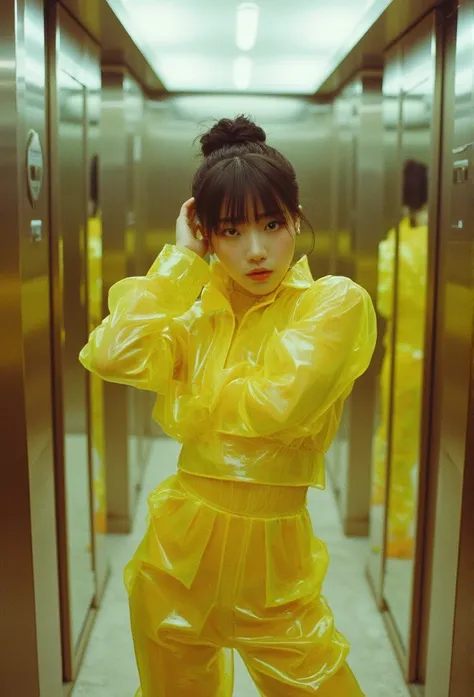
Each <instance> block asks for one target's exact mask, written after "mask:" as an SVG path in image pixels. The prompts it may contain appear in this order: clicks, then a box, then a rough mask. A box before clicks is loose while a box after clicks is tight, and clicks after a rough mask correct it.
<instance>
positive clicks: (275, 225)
mask: <svg viewBox="0 0 474 697" xmlns="http://www.w3.org/2000/svg"><path fill="white" fill-rule="evenodd" d="M281 227H285V223H284V221H283V220H271V221H270V222H269V223H268V225H267V226H266V229H267V230H271V231H272V232H274V231H275V230H278V229H279V228H281Z"/></svg>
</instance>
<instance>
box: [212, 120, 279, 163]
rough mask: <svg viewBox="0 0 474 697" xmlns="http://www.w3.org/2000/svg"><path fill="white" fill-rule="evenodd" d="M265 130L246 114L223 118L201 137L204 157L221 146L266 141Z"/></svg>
mask: <svg viewBox="0 0 474 697" xmlns="http://www.w3.org/2000/svg"><path fill="white" fill-rule="evenodd" d="M266 138H267V137H266V135H265V131H264V130H263V128H260V126H257V125H256V124H255V123H253V121H250V120H249V119H248V118H246V117H245V116H237V118H236V119H233V120H232V119H221V120H220V121H219V122H218V123H216V125H215V126H213V127H212V128H211V130H210V131H209V132H208V133H205V134H204V135H203V136H202V137H201V150H202V154H203V155H204V157H208V156H209V155H210V154H211V153H213V152H215V151H216V150H220V149H221V148H226V147H230V146H232V145H237V144H239V143H240V144H242V143H264V142H265V140H266Z"/></svg>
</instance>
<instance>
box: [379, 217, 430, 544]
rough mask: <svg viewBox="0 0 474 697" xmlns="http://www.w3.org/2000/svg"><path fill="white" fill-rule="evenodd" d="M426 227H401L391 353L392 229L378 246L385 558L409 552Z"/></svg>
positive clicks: (417, 444) (407, 223)
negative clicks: (382, 348) (392, 376)
mask: <svg viewBox="0 0 474 697" xmlns="http://www.w3.org/2000/svg"><path fill="white" fill-rule="evenodd" d="M427 235H428V229H427V226H426V225H420V226H417V227H412V226H411V225H410V221H409V220H407V219H405V220H403V221H402V222H401V224H400V227H399V260H398V265H399V266H398V285H397V288H396V292H397V323H396V337H395V355H394V356H393V355H392V341H391V336H392V332H393V331H394V327H393V322H392V304H393V292H394V288H395V287H394V269H395V266H394V265H395V251H396V247H395V245H396V238H395V233H394V231H393V230H392V231H390V233H389V234H388V235H387V238H386V239H385V240H384V241H383V242H382V243H381V245H380V248H379V288H378V309H379V311H380V313H381V314H382V315H384V316H385V317H386V318H387V320H388V323H387V330H386V337H385V346H386V353H385V358H384V364H383V367H382V373H381V380H380V389H381V402H382V404H383V405H384V406H385V408H384V409H383V413H382V420H381V424H380V427H379V429H378V432H377V435H376V443H375V486H376V491H375V503H381V502H382V501H383V500H384V499H385V488H386V478H387V475H386V458H387V429H388V419H389V414H388V412H387V408H386V405H387V404H388V403H389V391H390V369H391V364H392V360H393V359H394V361H395V366H394V368H395V383H394V395H393V411H392V418H393V431H392V454H391V458H392V460H391V479H390V493H389V515H388V533H387V535H388V537H387V539H388V554H389V556H401V557H403V556H406V557H410V556H411V555H412V553H413V526H414V516H415V493H414V483H413V472H414V468H415V466H416V465H417V463H418V457H419V447H420V417H421V396H422V378H423V348H424V345H423V344H424V331H425V307H426V272H427V259H426V252H427V245H428V239H427Z"/></svg>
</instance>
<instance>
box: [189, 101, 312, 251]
mask: <svg viewBox="0 0 474 697" xmlns="http://www.w3.org/2000/svg"><path fill="white" fill-rule="evenodd" d="M200 141H201V150H202V154H203V155H204V161H203V163H202V164H201V166H200V167H199V169H198V171H197V172H196V174H195V176H194V181H193V187H192V193H193V197H194V198H195V201H196V213H197V217H198V220H199V221H200V223H201V225H202V227H203V229H204V231H205V232H207V233H212V232H215V231H216V230H217V228H218V225H219V220H220V218H221V213H222V206H223V205H224V206H225V208H224V217H225V218H229V219H230V220H233V221H235V223H238V222H248V220H249V210H248V207H249V202H250V203H251V205H252V208H253V211H254V212H256V211H257V207H258V205H259V204H261V206H262V207H263V210H264V211H265V212H269V213H272V214H273V213H279V214H280V215H282V216H284V217H285V219H286V220H287V222H290V220H291V221H293V222H297V221H298V220H300V219H302V220H305V222H307V221H306V218H305V217H304V215H303V214H302V213H301V209H300V208H299V188H298V182H297V180H296V174H295V170H294V168H293V166H292V165H291V163H290V162H289V161H288V160H287V159H286V157H285V156H284V155H282V154H281V152H279V151H278V150H276V149H275V148H272V147H270V146H269V145H267V144H266V134H265V131H264V130H263V129H262V128H260V126H257V125H256V124H255V123H253V121H251V120H250V119H249V118H247V117H245V116H243V115H242V116H237V118H235V119H234V120H232V119H221V120H220V121H218V122H217V123H216V124H215V125H214V126H213V127H212V128H211V129H210V131H208V132H207V133H205V134H204V135H202V136H201V139H200ZM310 227H311V226H310ZM313 236H314V235H313ZM313 246H314V243H313Z"/></svg>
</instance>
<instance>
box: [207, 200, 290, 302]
mask: <svg viewBox="0 0 474 697" xmlns="http://www.w3.org/2000/svg"><path fill="white" fill-rule="evenodd" d="M223 210H224V206H223ZM223 216H224V213H223ZM295 235H296V226H295V224H294V223H288V221H287V220H285V217H284V216H283V215H282V214H281V213H280V212H279V211H264V210H263V209H262V207H261V206H259V207H258V209H257V210H256V211H255V210H253V208H249V221H248V223H247V222H243V223H239V222H238V221H231V220H228V219H225V218H224V217H222V218H221V220H220V222H219V227H218V229H217V231H216V232H215V233H213V234H212V238H211V249H212V251H213V252H214V253H215V254H217V256H218V257H219V261H220V262H221V264H222V266H223V267H224V269H225V271H227V273H228V274H229V276H230V277H231V278H232V279H233V280H234V281H235V282H236V283H237V284H238V285H239V286H241V287H242V288H243V289H244V290H246V291H248V292H250V293H253V294H254V295H267V294H268V293H271V292H272V291H274V290H275V289H276V288H278V286H279V285H280V283H281V282H282V281H283V279H284V278H285V275H286V273H287V271H288V269H289V267H290V264H291V262H292V260H293V256H294V253H295Z"/></svg>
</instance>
